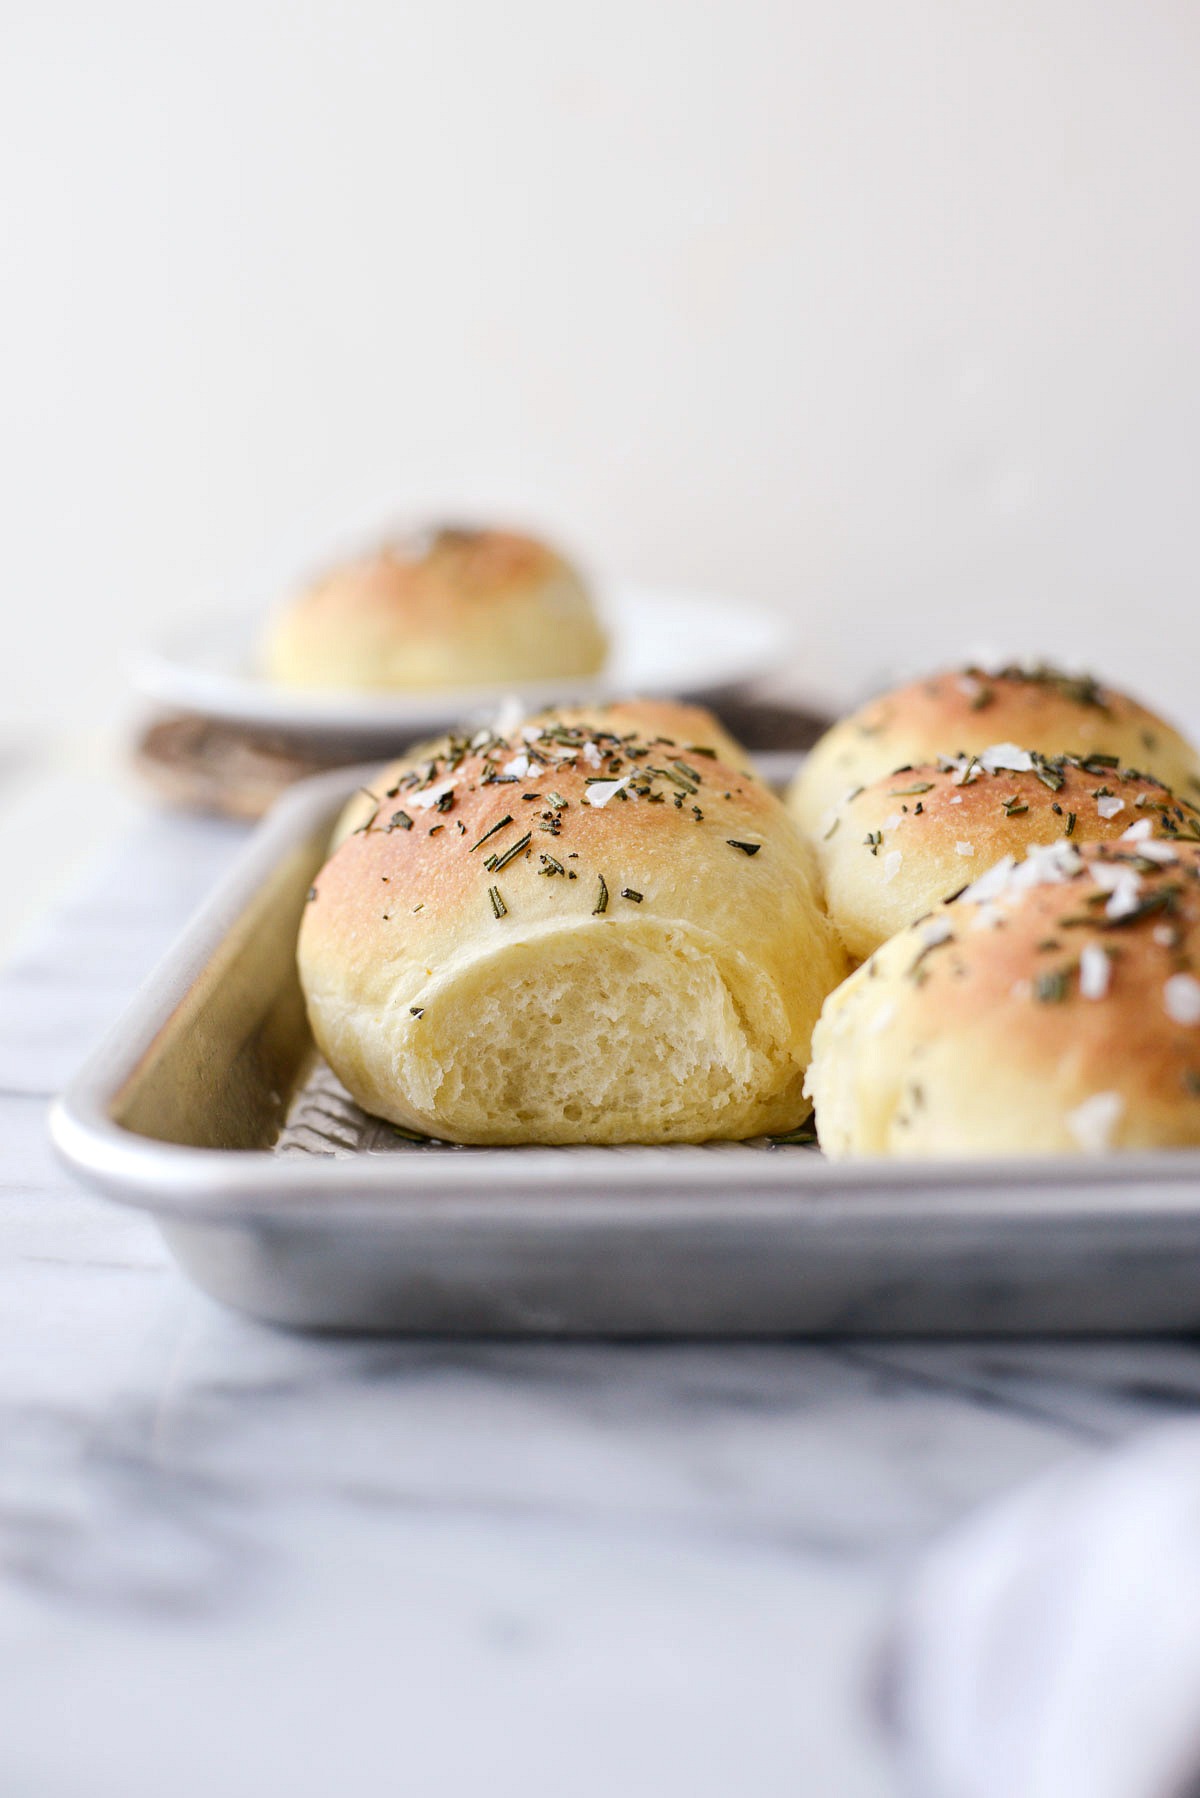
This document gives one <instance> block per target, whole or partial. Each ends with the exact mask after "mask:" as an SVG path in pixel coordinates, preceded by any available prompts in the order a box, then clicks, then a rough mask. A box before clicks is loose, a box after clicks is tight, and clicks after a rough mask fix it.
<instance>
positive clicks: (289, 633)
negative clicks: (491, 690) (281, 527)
mask: <svg viewBox="0 0 1200 1798" xmlns="http://www.w3.org/2000/svg"><path fill="white" fill-rule="evenodd" d="M606 653H607V641H606V638H605V634H604V631H603V629H602V627H601V624H600V621H599V618H598V617H597V615H596V610H595V606H594V604H593V602H592V597H591V594H590V593H589V592H588V589H587V587H586V586H585V585H584V582H583V580H582V578H581V577H580V575H579V574H578V573H577V571H576V570H575V569H574V568H572V566H571V565H570V563H569V562H567V561H565V560H564V558H563V557H562V556H560V555H559V554H558V553H557V552H556V551H555V550H553V549H550V548H549V547H548V546H547V545H546V544H544V543H539V542H538V541H537V540H536V539H535V538H532V537H526V536H521V535H519V534H518V533H517V532H515V531H500V530H467V529H460V528H456V527H450V526H444V527H442V528H440V529H435V530H430V531H428V532H425V533H423V534H418V535H414V536H412V537H410V538H408V539H403V540H398V541H395V542H392V543H387V544H385V545H383V547H382V548H380V549H378V550H376V551H375V552H374V553H373V554H371V555H366V556H362V557H360V558H358V559H357V560H355V561H351V562H347V563H344V564H343V565H342V566H341V567H339V568H335V569H334V570H332V572H331V573H329V574H327V575H326V576H325V577H324V578H323V579H322V580H320V581H318V582H317V583H316V584H315V585H314V586H312V587H311V588H309V590H308V591H307V592H306V593H303V594H301V595H300V596H299V598H297V599H293V600H292V601H291V602H290V603H289V604H288V605H286V606H285V607H284V608H283V610H282V611H281V612H280V613H279V615H278V617H276V618H275V619H274V620H273V622H272V624H271V626H270V628H269V630H268V633H267V637H266V641H265V645H264V663H265V668H266V672H267V674H268V676H269V678H270V679H272V680H275V681H278V682H280V683H281V684H283V685H285V686H289V687H308V688H326V689H356V688H361V689H376V690H378V689H386V688H409V689H412V688H422V689H428V688H436V687H471V686H496V685H497V684H503V683H504V682H505V681H512V682H514V683H518V684H519V683H521V682H525V681H538V680H547V679H555V678H557V677H559V676H562V677H564V678H570V677H572V676H583V675H589V674H595V673H597V672H598V671H599V670H600V669H601V668H602V667H603V666H604V659H605V655H606Z"/></svg>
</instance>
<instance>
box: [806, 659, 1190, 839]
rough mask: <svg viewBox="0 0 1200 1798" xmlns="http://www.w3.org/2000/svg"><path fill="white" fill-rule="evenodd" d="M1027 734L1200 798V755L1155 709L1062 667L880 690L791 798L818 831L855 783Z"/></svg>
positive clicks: (969, 673)
mask: <svg viewBox="0 0 1200 1798" xmlns="http://www.w3.org/2000/svg"><path fill="white" fill-rule="evenodd" d="M993 743H1019V744H1020V745H1021V747H1022V748H1023V749H1036V750H1038V751H1039V753H1040V754H1042V755H1077V756H1082V757H1087V756H1090V755H1093V754H1095V753H1097V752H1099V753H1100V754H1101V755H1115V756H1116V757H1117V760H1118V762H1119V763H1120V765H1121V766H1122V767H1123V768H1126V767H1128V768H1141V769H1144V770H1145V772H1146V773H1147V774H1153V775H1155V776H1157V778H1158V779H1159V780H1162V781H1165V782H1166V784H1167V785H1168V786H1169V787H1173V788H1174V789H1175V791H1176V792H1179V793H1185V794H1187V795H1188V796H1190V797H1191V798H1193V799H1195V798H1197V797H1200V757H1197V754H1196V751H1195V750H1194V749H1193V748H1192V746H1191V744H1190V743H1188V742H1187V741H1185V739H1184V738H1183V737H1181V736H1180V734H1179V732H1178V731H1177V730H1173V729H1172V728H1171V726H1170V725H1169V724H1165V723H1164V722H1163V720H1162V719H1161V718H1158V717H1156V716H1155V714H1154V713H1153V712H1149V711H1147V710H1146V708H1145V707H1144V706H1141V705H1139V704H1138V703H1137V701H1136V700H1134V699H1130V698H1129V697H1128V695H1127V694H1124V693H1118V692H1116V691H1115V690H1114V689H1113V688H1111V687H1103V686H1100V685H1099V683H1098V682H1096V681H1094V680H1092V679H1090V678H1089V677H1086V676H1083V677H1079V678H1076V677H1074V676H1072V675H1067V674H1061V673H1059V672H1058V671H1057V670H1056V669H1053V668H1046V667H1037V668H1018V667H1009V668H1001V669H1000V670H999V671H998V672H997V673H994V674H986V673H984V672H983V670H982V669H979V668H959V669H951V670H949V671H948V672H945V673H942V674H931V675H929V676H927V677H926V678H925V679H924V680H918V681H913V682H911V683H910V684H909V685H908V686H904V687H896V688H894V689H893V690H892V691H891V692H889V693H884V694H881V695H880V697H879V698H877V699H873V700H871V701H870V703H869V704H867V705H865V706H863V707H861V709H860V710H859V711H857V712H853V713H851V715H850V716H849V717H848V718H843V719H842V720H841V721H840V722H839V723H838V724H835V725H834V726H833V728H832V729H831V730H829V731H826V733H825V735H824V736H823V737H822V738H821V740H820V742H819V743H817V744H816V745H815V747H814V748H813V750H812V753H811V754H810V755H809V757H808V758H807V760H806V761H805V763H804V766H803V767H802V768H801V770H800V772H799V774H798V775H797V776H796V779H795V781H794V783H793V786H792V789H791V792H790V794H789V796H788V802H789V804H790V806H791V808H792V810H793V812H794V814H795V816H796V817H797V818H799V820H800V823H801V825H802V826H803V828H804V829H805V830H807V831H809V832H810V833H811V834H812V835H813V836H818V837H819V836H820V835H821V834H822V833H823V832H824V831H825V830H827V829H828V828H829V825H830V823H831V822H832V818H833V815H834V810H835V808H836V807H837V806H838V805H840V804H841V802H842V800H843V799H844V798H845V797H846V795H847V794H848V793H851V792H853V791H854V789H855V788H856V787H865V786H869V785H870V783H871V782H872V781H874V780H879V779H880V778H881V777H882V776H883V775H885V774H891V773H894V771H895V770H896V769H897V768H902V767H904V766H906V765H910V766H916V765H917V764H918V763H927V762H936V761H937V759H938V757H939V756H950V755H961V754H974V755H978V754H979V752H980V751H981V750H983V749H986V748H988V746H989V745H990V744H993Z"/></svg>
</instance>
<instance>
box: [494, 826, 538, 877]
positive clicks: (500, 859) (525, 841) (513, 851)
mask: <svg viewBox="0 0 1200 1798" xmlns="http://www.w3.org/2000/svg"><path fill="white" fill-rule="evenodd" d="M532 834H533V833H532V832H531V831H528V830H527V831H526V832H525V835H524V836H523V837H521V839H520V840H519V841H518V842H516V843H513V844H511V845H510V847H509V848H507V849H506V850H505V851H504V854H503V855H500V856H497V857H496V860H495V862H494V863H493V867H494V869H495V871H496V873H499V871H500V869H501V868H506V867H507V866H508V864H509V862H510V861H512V859H513V857H514V855H520V853H521V851H522V849H528V847H529V842H530V838H531V836H532Z"/></svg>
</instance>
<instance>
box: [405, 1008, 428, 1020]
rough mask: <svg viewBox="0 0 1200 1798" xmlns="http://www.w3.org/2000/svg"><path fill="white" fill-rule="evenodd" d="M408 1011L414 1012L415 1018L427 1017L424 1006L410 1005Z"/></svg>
mask: <svg viewBox="0 0 1200 1798" xmlns="http://www.w3.org/2000/svg"><path fill="white" fill-rule="evenodd" d="M408 1009H409V1010H410V1011H411V1012H412V1015H413V1017H414V1018H423V1017H424V1016H425V1007H424V1006H423V1005H410V1006H409V1008H408Z"/></svg>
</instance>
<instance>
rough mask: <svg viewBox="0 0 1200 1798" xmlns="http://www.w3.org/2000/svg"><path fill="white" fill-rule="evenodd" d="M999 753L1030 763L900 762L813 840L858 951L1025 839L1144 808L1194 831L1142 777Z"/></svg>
mask: <svg viewBox="0 0 1200 1798" xmlns="http://www.w3.org/2000/svg"><path fill="white" fill-rule="evenodd" d="M1007 759H1009V760H1011V761H1017V762H1021V761H1025V762H1030V763H1032V766H1030V767H1027V768H1020V767H1018V768H995V769H994V770H993V769H991V768H990V767H989V766H984V765H981V764H980V763H978V762H972V761H970V760H969V759H968V758H963V759H962V760H961V761H960V762H958V763H957V764H956V765H947V764H945V763H943V764H941V765H936V764H935V765H932V766H920V767H915V768H910V769H906V770H905V771H904V772H903V773H900V774H894V775H888V776H887V777H886V778H885V779H883V780H878V781H873V782H872V783H871V785H870V786H867V787H864V788H862V790H861V791H860V792H859V793H857V794H855V795H854V796H853V797H852V798H851V799H848V800H847V801H846V802H845V804H844V805H843V806H842V807H841V808H840V810H839V812H838V814H837V816H836V818H835V820H834V822H833V824H832V826H831V827H830V828H829V829H828V830H827V831H826V832H825V834H824V836H823V837H822V838H821V839H820V840H819V841H818V843H817V845H816V849H817V857H818V861H819V864H820V869H821V879H822V883H823V886H824V891H825V901H826V905H827V907H828V910H829V915H830V917H831V918H832V920H833V922H834V925H835V927H836V928H837V930H838V931H839V932H840V934H841V936H842V940H843V941H844V942H845V944H846V947H847V949H848V950H849V951H850V954H851V955H852V956H854V957H855V958H856V959H857V960H862V959H863V958H864V957H866V956H868V955H870V954H871V953H872V951H873V950H875V949H877V948H878V947H879V945H880V944H881V943H883V942H886V940H887V938H888V937H890V936H894V935H895V933H896V932H897V931H898V930H902V929H903V928H904V926H905V925H906V924H911V923H912V922H913V921H914V920H915V919H917V918H920V917H922V916H923V915H924V913H926V912H927V911H929V910H930V909H931V908H932V907H933V906H934V905H936V904H938V902H939V901H940V900H943V899H947V898H949V896H950V895H951V893H954V892H957V891H958V890H959V888H961V887H963V886H965V885H966V884H967V883H968V882H969V881H971V880H973V879H975V878H976V877H977V876H978V875H980V874H982V873H983V872H984V870H985V869H987V868H990V867H991V866H992V864H993V863H994V862H997V861H999V860H1000V858H1001V856H1004V855H1012V856H1018V857H1019V856H1022V855H1024V853H1025V851H1026V849H1027V848H1028V847H1029V845H1030V844H1031V843H1052V842H1057V841H1067V840H1070V841H1072V842H1075V843H1076V844H1079V843H1087V842H1103V841H1107V840H1110V839H1114V838H1117V837H1120V836H1121V834H1122V832H1123V831H1125V830H1127V829H1128V827H1129V826H1130V825H1131V824H1133V823H1135V822H1136V821H1137V819H1139V818H1143V817H1145V818H1149V819H1151V821H1152V822H1153V825H1154V829H1155V834H1156V835H1159V836H1164V837H1173V836H1177V835H1179V833H1180V832H1181V831H1182V832H1184V833H1185V834H1186V833H1187V832H1188V831H1190V830H1193V829H1200V809H1197V807H1195V806H1194V805H1192V804H1191V803H1190V801H1187V800H1182V801H1181V800H1177V799H1176V797H1175V795H1174V794H1173V793H1172V792H1171V791H1170V790H1169V788H1167V787H1164V786H1163V785H1162V784H1161V783H1160V782H1159V781H1156V780H1155V779H1153V777H1152V776H1150V775H1146V774H1135V773H1132V772H1130V771H1125V772H1121V771H1119V770H1118V769H1115V768H1112V767H1110V766H1107V765H1106V763H1105V762H1096V761H1092V762H1089V763H1086V764H1084V763H1081V762H1078V761H1076V760H1074V759H1073V758H1071V757H1066V756H1059V757H1055V758H1044V757H1040V756H1029V755H1010V756H1009V757H1008V758H1007ZM1110 759H1111V758H1110Z"/></svg>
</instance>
